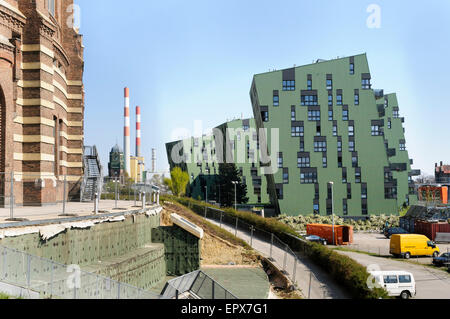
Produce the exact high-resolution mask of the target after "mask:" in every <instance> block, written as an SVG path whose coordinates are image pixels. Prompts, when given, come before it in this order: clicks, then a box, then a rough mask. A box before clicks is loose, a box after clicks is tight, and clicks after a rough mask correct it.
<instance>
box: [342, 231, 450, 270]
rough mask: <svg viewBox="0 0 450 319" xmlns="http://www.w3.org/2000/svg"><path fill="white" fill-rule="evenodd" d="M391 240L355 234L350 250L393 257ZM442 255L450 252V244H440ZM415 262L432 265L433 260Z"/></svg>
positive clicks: (425, 258) (380, 236)
mask: <svg viewBox="0 0 450 319" xmlns="http://www.w3.org/2000/svg"><path fill="white" fill-rule="evenodd" d="M389 245H390V239H387V238H386V237H385V236H384V235H383V234H379V233H358V232H355V233H354V234H353V244H352V245H350V246H348V248H351V249H354V250H359V251H366V252H369V253H373V254H377V255H381V256H391V254H390V252H389ZM437 245H438V247H439V249H440V251H441V253H445V252H450V244H444V243H438V244H437ZM412 259H414V261H415V262H417V263H421V264H427V265H431V263H432V261H433V258H427V257H420V258H415V257H414V258H412Z"/></svg>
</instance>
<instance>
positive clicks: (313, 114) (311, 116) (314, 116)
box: [308, 111, 320, 121]
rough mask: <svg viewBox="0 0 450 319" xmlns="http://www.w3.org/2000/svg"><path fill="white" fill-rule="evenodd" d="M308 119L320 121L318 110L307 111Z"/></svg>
mask: <svg viewBox="0 0 450 319" xmlns="http://www.w3.org/2000/svg"><path fill="white" fill-rule="evenodd" d="M308 121H320V111H308Z"/></svg>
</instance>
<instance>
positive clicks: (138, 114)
mask: <svg viewBox="0 0 450 319" xmlns="http://www.w3.org/2000/svg"><path fill="white" fill-rule="evenodd" d="M136 157H141V108H140V107H139V106H136Z"/></svg>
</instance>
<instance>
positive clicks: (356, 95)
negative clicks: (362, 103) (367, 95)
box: [355, 93, 359, 105]
mask: <svg viewBox="0 0 450 319" xmlns="http://www.w3.org/2000/svg"><path fill="white" fill-rule="evenodd" d="M355 105H359V93H355Z"/></svg>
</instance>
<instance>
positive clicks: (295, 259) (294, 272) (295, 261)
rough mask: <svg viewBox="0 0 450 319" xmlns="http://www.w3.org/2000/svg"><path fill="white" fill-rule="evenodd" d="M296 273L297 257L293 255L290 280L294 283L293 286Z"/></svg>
mask: <svg viewBox="0 0 450 319" xmlns="http://www.w3.org/2000/svg"><path fill="white" fill-rule="evenodd" d="M296 274H297V257H294V269H293V271H292V282H293V283H294V286H295V285H296V283H297V281H296V280H295V276H296Z"/></svg>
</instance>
